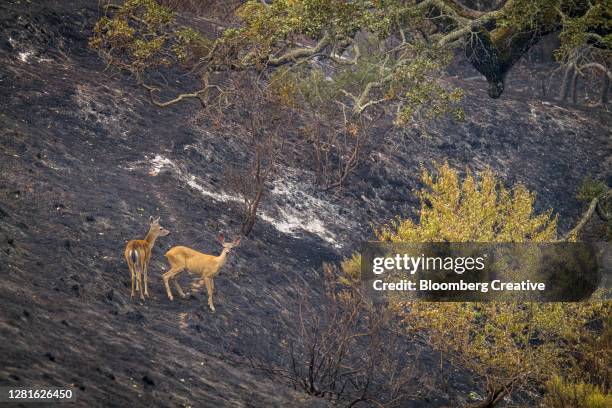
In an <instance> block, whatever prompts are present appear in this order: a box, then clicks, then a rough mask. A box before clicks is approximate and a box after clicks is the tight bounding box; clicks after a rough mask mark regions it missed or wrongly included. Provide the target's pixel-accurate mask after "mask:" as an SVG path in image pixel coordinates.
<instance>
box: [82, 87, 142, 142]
mask: <svg viewBox="0 0 612 408" xmlns="http://www.w3.org/2000/svg"><path fill="white" fill-rule="evenodd" d="M103 88H104V89H96V88H93V87H90V86H88V85H85V84H77V86H76V91H75V94H74V100H75V103H76V104H77V106H78V107H79V111H78V112H77V115H78V116H79V117H80V118H81V119H83V120H85V121H87V120H89V121H92V120H93V121H95V122H96V123H98V124H99V125H100V126H102V127H103V128H104V129H105V130H106V131H108V132H109V133H112V134H115V135H120V136H121V137H122V138H126V137H127V129H128V128H129V127H128V126H130V124H131V123H132V122H134V116H135V115H136V114H135V113H134V112H133V111H132V110H131V109H130V108H126V107H127V106H131V105H132V103H133V102H130V100H129V98H128V97H127V96H126V95H125V94H124V93H123V92H122V91H120V90H116V89H111V88H108V87H105V86H104V87H103ZM107 97H108V98H110V99H111V100H110V101H109V100H103V99H102V98H107ZM100 109H104V113H102V112H100V111H99V110H100Z"/></svg>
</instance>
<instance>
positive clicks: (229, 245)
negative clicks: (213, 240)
mask: <svg viewBox="0 0 612 408" xmlns="http://www.w3.org/2000/svg"><path fill="white" fill-rule="evenodd" d="M218 240H219V243H220V244H221V245H223V252H225V253H226V254H229V253H230V252H231V250H232V249H233V248H234V247H237V246H238V245H240V237H237V238H236V239H235V240H234V241H232V242H225V238H224V237H223V234H219V238H218Z"/></svg>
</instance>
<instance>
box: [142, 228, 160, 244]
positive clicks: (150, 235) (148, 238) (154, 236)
mask: <svg viewBox="0 0 612 408" xmlns="http://www.w3.org/2000/svg"><path fill="white" fill-rule="evenodd" d="M157 236H158V235H157V234H156V233H154V232H153V231H151V230H149V232H147V236H146V237H145V239H144V240H145V241H147V244H149V248H153V245H154V244H155V240H156V239H157Z"/></svg>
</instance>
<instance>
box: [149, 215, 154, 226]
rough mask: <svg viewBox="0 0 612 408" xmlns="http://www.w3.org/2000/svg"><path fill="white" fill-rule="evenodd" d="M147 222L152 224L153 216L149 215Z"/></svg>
mask: <svg viewBox="0 0 612 408" xmlns="http://www.w3.org/2000/svg"><path fill="white" fill-rule="evenodd" d="M149 224H153V216H152V215H149Z"/></svg>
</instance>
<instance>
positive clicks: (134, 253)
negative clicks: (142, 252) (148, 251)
mask: <svg viewBox="0 0 612 408" xmlns="http://www.w3.org/2000/svg"><path fill="white" fill-rule="evenodd" d="M130 260H131V261H132V264H134V265H138V251H137V250H135V249H132V250H131V251H130Z"/></svg>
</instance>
